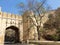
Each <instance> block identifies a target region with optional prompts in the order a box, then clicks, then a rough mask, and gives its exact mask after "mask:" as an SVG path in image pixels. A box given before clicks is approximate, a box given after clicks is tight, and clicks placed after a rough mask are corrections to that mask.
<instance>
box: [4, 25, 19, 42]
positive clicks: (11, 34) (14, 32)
mask: <svg viewBox="0 0 60 45" xmlns="http://www.w3.org/2000/svg"><path fill="white" fill-rule="evenodd" d="M4 41H5V43H19V28H17V27H16V26H9V27H7V28H6V30H5V40H4Z"/></svg>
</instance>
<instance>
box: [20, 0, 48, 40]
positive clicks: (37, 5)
mask: <svg viewBox="0 0 60 45" xmlns="http://www.w3.org/2000/svg"><path fill="white" fill-rule="evenodd" d="M26 1H27V3H26V4H25V3H23V2H21V3H20V4H19V8H20V12H22V14H23V13H24V12H26V11H30V12H33V13H34V14H33V15H32V16H30V15H28V18H30V19H31V20H32V21H33V25H34V26H35V27H36V28H37V33H38V40H40V28H41V23H42V18H43V17H44V15H45V13H46V10H47V6H46V0H26ZM41 14H43V15H41ZM31 27H32V26H31ZM31 27H30V28H31Z"/></svg>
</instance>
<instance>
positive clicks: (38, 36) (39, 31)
mask: <svg viewBox="0 0 60 45" xmlns="http://www.w3.org/2000/svg"><path fill="white" fill-rule="evenodd" d="M39 28H40V26H37V32H38V40H40V31H39Z"/></svg>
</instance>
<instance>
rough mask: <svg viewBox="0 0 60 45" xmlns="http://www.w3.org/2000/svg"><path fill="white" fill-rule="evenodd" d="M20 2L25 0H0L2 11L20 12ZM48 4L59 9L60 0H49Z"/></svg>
mask: <svg viewBox="0 0 60 45" xmlns="http://www.w3.org/2000/svg"><path fill="white" fill-rule="evenodd" d="M20 2H25V3H26V1H25V0H0V7H1V9H2V12H7V13H12V14H19V9H18V8H17V5H18V4H19V3H20ZM47 3H48V5H50V6H51V9H52V10H54V9H57V8H58V7H60V0H47Z"/></svg>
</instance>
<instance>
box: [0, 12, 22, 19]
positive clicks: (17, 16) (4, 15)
mask: <svg viewBox="0 0 60 45" xmlns="http://www.w3.org/2000/svg"><path fill="white" fill-rule="evenodd" d="M0 17H1V18H11V19H18V20H22V16H21V15H17V14H16V15H15V14H11V13H6V12H0Z"/></svg>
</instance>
